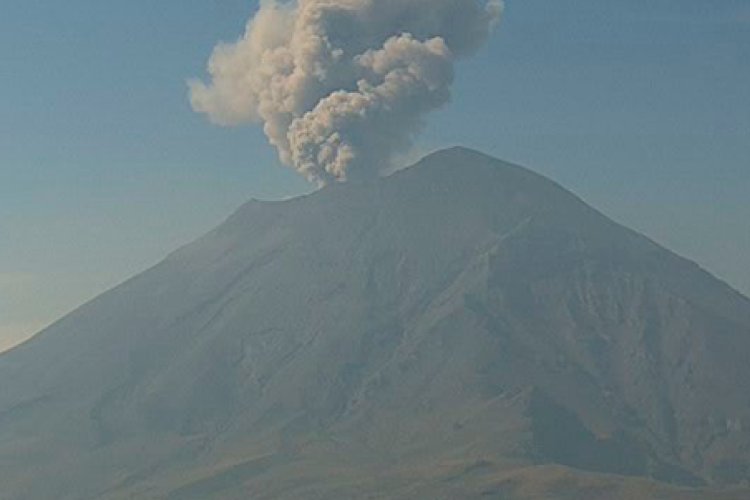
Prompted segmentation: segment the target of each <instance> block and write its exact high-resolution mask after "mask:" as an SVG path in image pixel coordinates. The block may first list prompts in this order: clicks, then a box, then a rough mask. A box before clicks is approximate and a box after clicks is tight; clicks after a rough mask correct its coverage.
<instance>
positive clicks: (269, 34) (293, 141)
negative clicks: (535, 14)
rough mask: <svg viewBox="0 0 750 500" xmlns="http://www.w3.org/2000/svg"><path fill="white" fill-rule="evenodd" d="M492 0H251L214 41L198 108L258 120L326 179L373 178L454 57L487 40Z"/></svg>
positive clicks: (446, 87) (406, 135)
mask: <svg viewBox="0 0 750 500" xmlns="http://www.w3.org/2000/svg"><path fill="white" fill-rule="evenodd" d="M502 7H503V5H502V0H489V1H485V0H483V1H479V0H297V1H292V2H277V1H274V0H268V1H266V0H261V4H260V9H259V11H258V12H257V13H256V14H255V16H254V17H253V18H252V19H251V20H250V21H249V22H248V25H247V31H246V33H245V35H244V36H243V37H242V38H241V39H240V40H238V41H237V42H236V43H233V44H220V45H219V46H217V47H216V49H215V50H214V53H213V55H212V56H211V59H210V61H209V65H208V71H209V73H210V75H211V77H212V82H211V83H210V84H209V85H206V84H204V83H202V82H200V81H191V82H190V96H191V102H192V105H193V108H194V109H195V110H196V111H199V112H203V113H206V114H208V115H209V117H210V118H211V120H212V121H214V122H215V123H218V124H221V125H237V124H241V123H245V122H263V123H264V130H265V133H266V135H267V136H268V138H269V140H270V142H271V143H272V144H273V145H274V146H275V147H276V148H277V149H278V151H279V155H280V158H281V160H282V161H283V162H284V163H286V164H287V165H290V166H292V167H294V168H295V169H296V170H297V171H299V172H300V173H301V174H302V175H304V176H305V177H307V178H308V179H309V180H310V181H313V182H317V183H319V184H326V183H329V182H331V181H345V180H347V178H354V177H356V178H361V177H370V176H374V175H377V173H378V172H379V171H381V170H382V169H384V168H386V167H389V166H390V165H389V164H390V162H391V161H392V159H393V157H394V155H396V154H397V153H399V152H403V151H404V150H405V149H408V147H409V146H410V145H411V142H412V140H413V137H414V135H415V134H416V132H418V130H419V128H420V125H421V122H422V117H423V115H424V114H426V113H427V112H429V111H431V110H434V109H436V108H438V107H440V106H441V105H443V104H445V103H446V102H447V101H448V100H449V98H450V87H451V84H452V82H453V77H454V61H455V59H456V58H458V57H461V56H466V55H468V54H470V53H471V52H472V51H473V50H475V49H476V48H478V47H479V46H480V45H481V44H482V43H483V42H485V41H486V39H487V36H488V35H489V33H490V31H491V29H492V27H493V26H494V25H495V24H496V23H497V22H498V21H499V19H500V15H501V12H502Z"/></svg>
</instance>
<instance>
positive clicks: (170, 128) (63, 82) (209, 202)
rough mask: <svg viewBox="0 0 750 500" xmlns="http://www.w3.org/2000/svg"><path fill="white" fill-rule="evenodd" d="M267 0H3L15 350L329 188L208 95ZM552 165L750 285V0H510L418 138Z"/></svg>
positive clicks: (686, 251) (9, 301) (608, 209)
mask: <svg viewBox="0 0 750 500" xmlns="http://www.w3.org/2000/svg"><path fill="white" fill-rule="evenodd" d="M256 6H257V5H256V2H254V1H252V0H220V1H216V0H210V1H209V0H160V1H158V2H155V1H153V0H149V1H146V0H131V1H127V2H102V1H101V0H67V1H65V2H60V1H57V2H54V1H51V0H44V1H43V0H3V7H2V14H1V15H0V63H1V64H0V349H1V348H2V347H3V346H7V345H10V344H11V343H13V342H15V341H17V340H18V339H21V338H23V337H25V336H27V335H29V334H32V333H34V332H36V331H37V330H38V329H40V328H42V327H43V326H44V325H46V324H48V323H49V322H51V321H53V320H55V319H57V318H58V317H60V316H61V315H63V314H65V313H66V312H68V311H70V310H71V309H73V308H75V307H76V306H78V305H80V304H81V303H83V302H85V301H86V300H88V299H90V298H92V297H94V296H96V295H97V294H98V293H101V292H102V291H104V290H106V289H107V288H110V287H112V286H113V285H116V284H117V283H119V282H121V281H122V280H124V279H126V278H128V277H130V276H131V275H133V274H134V273H136V272H138V271H141V270H143V269H146V268H147V267H149V266H150V265H153V264H155V263H157V262H158V261H159V260H160V259H162V258H163V257H164V256H165V255H166V254H167V253H168V252H170V251H171V250H173V249H175V248H176V247H178V246H179V245H181V244H184V243H186V242H188V241H190V240H191V239H193V238H195V237H197V236H199V235H200V234H202V233H203V232H205V231H206V230H208V229H210V228H211V227H212V226H214V225H215V224H217V223H218V222H220V221H221V220H222V219H223V218H224V217H226V216H227V215H228V214H229V213H230V212H231V211H232V210H233V209H234V208H236V207H237V206H239V205H240V204H241V203H243V202H244V201H246V200H247V199H248V198H250V197H256V198H265V199H276V198H280V197H287V196H293V195H296V194H300V193H303V192H305V191H307V190H310V189H311V188H310V186H308V185H307V184H306V183H305V182H304V181H303V180H302V179H300V178H298V177H297V176H296V174H294V173H293V172H292V171H291V170H289V169H287V168H284V167H281V166H279V162H278V160H277V159H276V156H275V152H274V151H273V150H272V148H271V147H269V146H268V145H267V144H266V140H265V138H264V137H263V135H262V133H261V131H260V130H259V129H258V128H254V127H244V128H239V129H221V128H217V127H214V126H211V125H210V124H208V123H207V122H206V120H205V119H204V117H202V116H199V115H196V114H195V113H193V112H192V111H191V109H190V106H189V103H188V100H187V89H186V84H185V82H186V79H188V78H190V77H194V76H203V75H204V68H205V63H206V60H207V58H208V56H209V54H210V52H211V50H212V48H213V46H214V45H215V43H216V42H217V41H219V40H227V41H231V40H234V39H235V38H236V37H237V36H239V35H240V34H241V33H242V31H243V27H244V24H245V22H246V20H247V18H248V17H249V15H250V14H251V13H252V11H253V10H254V9H255V8H256ZM455 144H461V145H466V146H470V147H474V148H477V149H480V150H482V151H484V152H487V153H490V154H492V155H494V156H497V157H500V158H502V159H506V160H510V161H514V162H518V163H521V164H523V165H525V166H528V167H531V168H533V169H535V170H537V171H539V172H541V173H543V174H545V175H548V176H550V177H552V178H553V179H555V180H557V181H559V182H561V183H562V184H564V185H565V186H566V187H568V188H570V189H572V190H573V191H574V192H576V193H577V194H579V195H580V196H582V197H583V198H584V199H585V200H586V201H588V202H589V203H591V204H593V205H594V206H596V207H598V208H600V209H601V210H603V211H604V212H605V213H606V214H608V215H610V216H611V217H613V218H614V219H616V220H618V221H619V222H622V223H624V224H626V225H628V226H631V227H633V228H635V229H637V230H640V231H642V232H644V233H646V234H647V235H649V236H651V237H652V238H654V239H656V240H657V241H658V242H660V243H662V244H665V245H666V246H668V247H669V248H671V249H672V250H675V251H677V252H678V253H680V254H682V255H685V256H687V257H690V258H692V259H694V260H696V261H697V262H699V263H700V264H701V265H703V266H704V267H706V268H707V269H709V270H710V271H712V272H713V273H714V274H716V275H718V276H719V277H721V278H723V279H725V280H726V281H728V282H729V283H730V284H732V285H733V286H735V287H736V288H738V289H739V290H741V291H743V292H745V293H750V1H748V0H709V1H706V0H629V1H623V0H566V1H560V0H507V12H506V17H505V19H504V22H503V24H502V26H501V28H500V29H499V31H498V32H497V33H496V34H495V36H493V38H492V40H491V43H490V44H489V45H488V46H487V47H486V48H485V49H484V50H483V51H482V52H481V53H480V54H478V56H477V57H475V58H473V59H472V60H470V61H466V62H462V63H461V64H460V66H459V74H458V81H457V83H456V86H455V89H454V98H453V102H452V104H450V105H449V106H448V107H447V108H445V109H444V110H442V111H440V112H438V113H436V114H434V115H432V116H431V117H430V118H429V122H428V125H427V127H426V130H425V133H424V134H423V135H422V137H421V139H420V140H419V143H418V144H417V145H416V147H415V153H414V156H415V157H416V156H418V154H419V153H420V152H427V151H430V150H433V149H437V148H439V147H442V146H448V145H455Z"/></svg>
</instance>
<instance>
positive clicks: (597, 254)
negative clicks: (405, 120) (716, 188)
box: [0, 148, 750, 500]
mask: <svg viewBox="0 0 750 500" xmlns="http://www.w3.org/2000/svg"><path fill="white" fill-rule="evenodd" d="M749 354H750V301H748V300H747V299H746V298H744V297H742V296H741V295H740V294H738V293H736V292H735V291H733V290H732V289H731V288H729V287H728V286H727V285H725V284H724V283H722V282H720V281H718V280H716V279H715V278H713V277H712V276H710V275H709V274H708V273H706V272H705V271H703V270H701V269H700V268H699V267H698V266H696V265H695V264H693V263H691V262H689V261H686V260H684V259H682V258H680V257H678V256H676V255H674V254H672V253H671V252H669V251H667V250H665V249H663V248H661V247H659V246H658V245H656V244H655V243H653V242H651V241H650V240H648V239H646V238H644V237H643V236H640V235H638V234H636V233H634V232H632V231H630V230H628V229H625V228H623V227H621V226H619V225H617V224H615V223H614V222H612V221H610V220H609V219H607V218H606V217H604V216H603V215H601V214H600V213H598V212H596V211H595V210H593V209H592V208H590V207H588V206H587V205H585V204H584V203H583V202H582V201H581V200H579V199H578V198H576V197H575V196H573V195H571V194H570V193H569V192H567V191H565V190H564V189H562V188H561V187H559V186H558V185H556V184H554V183H553V182H551V181H549V180H547V179H544V178H543V177H540V176H538V175H536V174H534V173H532V172H530V171H528V170H525V169H522V168H520V167H516V166H512V165H509V164H505V163H502V162H499V161H497V160H493V159H491V158H489V157H486V156H483V155H481V154H479V153H475V152H472V151H469V150H465V149H461V148H456V149H452V150H447V151H443V152H440V153H436V154H434V155H431V156H430V157H428V158H426V159H425V160H423V161H422V162H420V163H419V164H418V165H416V166H415V167H412V168H410V169H408V170H405V171H402V172H399V173H397V174H395V175H394V176H392V177H389V178H387V179H383V180H381V181H378V182H373V183H363V184H351V185H337V186H332V187H329V188H326V189H324V190H321V191H319V192H317V193H314V194H313V195H310V196H307V197H303V198H298V199H295V200H290V201H285V202H272V203H269V202H256V201H253V202H250V203H248V204H247V205H245V206H244V207H242V208H241V209H240V210H239V211H238V212H237V213H236V214H234V215H233V216H232V217H231V218H230V219H229V220H228V221H227V222H226V223H224V224H223V225H221V226H220V227H219V228H217V229H216V230H214V231H213V232H211V233H209V234H208V235H206V236H205V237H204V238H202V239H201V240H199V241H197V242H195V243H193V244H191V245H189V246H187V247H185V248H183V249H181V250H179V251H178V252H176V253H174V254H173V255H171V256H170V257H169V258H167V259H166V260H165V261H164V262H163V263H161V264H159V265H158V266H156V267H155V268H153V269H151V270H149V271H148V272H146V273H144V274H142V275H140V276H138V277H136V278H134V279H133V280H131V281H129V282H127V283H125V284H124V285H122V286H120V287H118V288H116V289H114V290H112V291H111V292H109V293H107V294H104V295H103V296H101V297H100V298H98V299H96V300H94V301H93V302H91V303H89V304H87V305H86V306H84V307H82V308H81V309H79V310H78V311H76V312H75V313H73V314H71V315H70V316H68V317H67V318H65V319H63V320H62V321H60V322H58V323H57V324H56V325H54V326H53V327H51V328H50V329H48V330H47V331H45V332H43V333H42V334H40V335H39V336H37V337H35V338H34V339H32V340H31V341H30V342H27V343H26V344H24V345H23V346H21V347H19V348H17V349H14V350H12V351H11V352H9V353H7V354H5V355H2V356H0V380H3V381H4V383H3V385H2V388H0V471H1V472H0V474H2V475H3V477H2V483H3V494H4V495H6V496H7V498H8V499H10V500H15V499H22V498H34V499H37V498H38V499H46V498H56V499H58V498H66V499H71V500H72V499H83V498H165V497H167V498H176V499H182V498H201V499H206V498H217V499H225V498H226V499H233V498H247V497H248V494H250V495H251V496H252V498H363V497H368V495H370V496H369V497H370V498H472V495H477V496H478V497H479V496H481V495H484V496H485V497H487V496H489V497H492V495H494V497H495V498H538V497H541V496H540V495H547V496H545V497H544V498H569V495H570V494H572V493H570V492H571V491H586V488H595V489H596V491H597V492H598V493H597V494H596V496H597V497H599V498H633V497H634V495H637V494H636V493H633V492H640V493H639V494H640V495H641V497H642V496H643V495H657V494H659V495H663V497H664V498H670V497H669V495H672V496H673V497H674V498H689V496H688V495H689V493H687V492H686V490H685V489H684V488H701V487H705V488H711V489H716V488H721V487H724V486H727V485H733V484H735V485H736V484H739V483H742V481H747V480H748V479H749V478H750V471H749V470H748V465H749V464H750V398H749V397H748V394H750V364H748V363H747V361H746V360H747V358H748V355H749ZM552 464H556V465H557V466H561V467H563V468H555V467H551V468H550V467H544V466H545V465H552ZM40 477H43V478H44V480H40V479H39V478H40ZM637 478H641V479H637ZM645 478H651V480H647V479H645ZM653 480H655V481H653ZM665 483H671V484H672V486H667V485H666V484H665ZM531 484H536V485H537V487H538V488H540V489H539V490H538V492H537V493H533V492H532V493H528V491H530V490H529V489H528V488H530V487H531V486H529V485H531ZM545 485H546V486H548V490H547V491H545V492H542V490H541V489H543V488H544V487H545ZM597 488H598V489H597ZM566 491H567V493H566ZM710 494H716V495H717V497H716V498H746V497H747V494H748V492H747V491H742V490H726V491H724V492H723V493H710ZM503 495H504V496H503ZM524 495H526V496H524ZM529 495H531V496H529ZM535 495H536V496H535ZM565 495H568V496H565ZM628 495H630V496H628ZM694 495H695V498H707V497H708V496H707V495H709V493H706V492H705V491H703V490H699V489H696V490H694ZM636 497H637V496H636ZM2 498H3V499H4V500H5V498H6V497H2Z"/></svg>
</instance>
